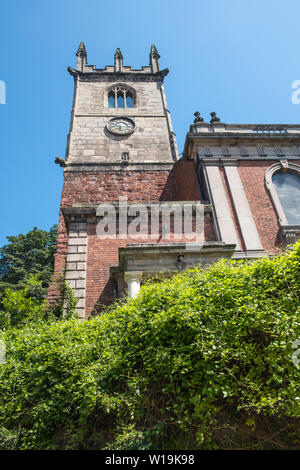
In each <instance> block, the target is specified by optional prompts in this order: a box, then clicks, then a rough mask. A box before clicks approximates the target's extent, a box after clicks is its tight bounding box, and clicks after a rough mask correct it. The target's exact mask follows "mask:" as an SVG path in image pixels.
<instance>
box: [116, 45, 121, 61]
mask: <svg viewBox="0 0 300 470" xmlns="http://www.w3.org/2000/svg"><path fill="white" fill-rule="evenodd" d="M115 59H122V60H123V54H122V52H121V49H120V48H119V47H117V49H116V52H115Z"/></svg>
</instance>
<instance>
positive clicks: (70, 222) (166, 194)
mask: <svg viewBox="0 0 300 470" xmlns="http://www.w3.org/2000/svg"><path fill="white" fill-rule="evenodd" d="M76 56H77V67H76V69H74V68H72V67H69V68H68V71H69V73H70V74H71V75H72V77H73V78H74V95H73V104H72V111H71V123H70V132H69V135H68V139H67V149H66V157H65V160H63V159H61V158H57V159H56V163H59V164H60V165H61V166H62V167H63V168H64V186H63V191H62V198H61V209H60V222H59V235H58V243H57V252H56V255H55V273H54V274H55V275H56V274H58V273H60V272H62V271H64V270H65V277H66V280H67V281H68V282H69V284H70V286H71V287H72V288H73V289H74V291H75V295H76V297H77V298H78V299H79V300H78V303H77V309H78V313H79V315H80V316H81V317H84V316H85V315H88V314H90V313H92V312H94V311H95V309H96V310H97V308H98V306H99V305H100V306H101V305H103V304H107V303H110V302H111V301H112V300H113V298H114V296H116V292H118V288H119V289H120V285H121V287H122V283H124V286H125V287H126V282H125V280H124V279H125V277H124V276H123V278H122V279H121V280H120V279H118V276H116V275H115V276H113V273H112V267H113V266H116V265H118V260H119V251H118V250H119V248H120V247H122V246H126V240H119V239H118V240H112V241H109V242H107V243H106V244H105V242H104V241H100V240H98V239H97V235H96V225H97V216H96V208H97V205H99V204H100V203H103V202H111V203H116V202H117V201H118V200H119V197H120V196H126V197H127V198H128V201H131V202H138V201H147V202H151V201H160V200H173V199H174V197H175V194H176V182H175V177H174V173H173V165H174V163H175V162H176V161H177V160H178V150H177V144H176V136H175V134H174V132H173V128H172V123H171V118H170V112H169V110H168V108H167V102H166V96H165V90H164V78H165V76H166V75H167V74H168V69H163V70H161V69H160V64H159V58H160V56H159V54H158V52H157V49H156V47H155V46H154V45H153V46H152V47H151V50H150V63H149V65H148V66H143V67H142V68H141V69H133V68H132V67H130V66H125V65H124V64H123V55H122V52H121V50H120V49H117V50H116V52H115V55H114V65H111V66H106V67H105V68H103V69H98V68H96V66H94V65H87V52H86V48H85V45H84V43H81V44H80V46H79V48H78V51H77V54H76ZM56 295H57V289H56V284H55V282H53V283H52V286H51V287H50V290H49V296H48V297H49V301H50V302H51V301H53V299H54V298H55V296H56Z"/></svg>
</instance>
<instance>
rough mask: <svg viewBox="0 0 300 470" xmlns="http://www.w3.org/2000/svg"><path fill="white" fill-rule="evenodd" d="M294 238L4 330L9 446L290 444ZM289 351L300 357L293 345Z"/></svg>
mask: <svg viewBox="0 0 300 470" xmlns="http://www.w3.org/2000/svg"><path fill="white" fill-rule="evenodd" d="M299 261H300V244H299V243H298V244H297V245H296V246H295V247H294V249H293V250H290V251H287V252H286V253H285V254H284V255H281V256H278V257H275V258H273V259H260V260H256V261H253V262H247V263H246V262H238V261H225V260H223V261H220V262H218V263H217V264H215V265H213V266H212V267H211V268H210V269H208V270H202V269H200V268H199V269H193V270H190V271H189V272H183V273H180V274H178V275H177V276H175V277H173V278H171V279H168V280H164V281H161V280H160V281H156V282H155V281H152V282H149V283H148V284H146V285H145V286H144V287H143V288H142V289H141V292H140V294H139V295H138V297H137V298H136V299H134V300H130V301H129V302H127V303H124V304H120V305H115V306H113V307H112V308H111V309H109V310H107V311H106V312H105V313H104V314H102V316H100V317H96V318H93V319H91V320H89V321H85V322H82V321H79V320H77V319H69V320H63V321H53V320H52V321H49V320H47V321H46V320H39V321H37V320H35V321H33V322H32V323H29V324H27V326H25V327H22V328H16V327H12V328H9V329H7V330H6V331H5V333H4V338H3V339H4V341H5V344H6V362H5V363H4V364H2V365H0V446H1V447H2V448H6V449H12V448H21V449H57V448H58V449H104V448H109V449H198V448H199V449H208V448H209V449H210V448H254V449H272V448H298V449H299V448H300V369H299V367H297V366H296V361H295V360H294V361H293V360H292V356H293V354H294V357H295V349H294V348H293V342H294V341H295V340H298V339H300V302H299V294H300V269H299ZM299 358H300V355H299Z"/></svg>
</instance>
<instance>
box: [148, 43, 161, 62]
mask: <svg viewBox="0 0 300 470" xmlns="http://www.w3.org/2000/svg"><path fill="white" fill-rule="evenodd" d="M150 55H152V57H154V59H160V55H159V53H158V52H157V49H156V47H155V46H154V44H152V46H151V50H150Z"/></svg>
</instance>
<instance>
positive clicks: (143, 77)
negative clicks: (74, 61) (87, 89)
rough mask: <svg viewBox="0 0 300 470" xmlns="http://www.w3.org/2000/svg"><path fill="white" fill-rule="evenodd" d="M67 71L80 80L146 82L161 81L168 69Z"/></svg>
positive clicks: (71, 69)
mask: <svg viewBox="0 0 300 470" xmlns="http://www.w3.org/2000/svg"><path fill="white" fill-rule="evenodd" d="M67 70H68V72H69V73H70V75H72V76H73V77H78V78H79V80H80V81H88V82H90V81H92V82H93V81H111V82H116V81H120V80H123V81H146V82H158V81H160V82H162V81H163V80H164V78H165V76H166V75H167V74H168V73H169V69H164V70H160V71H158V72H155V73H153V72H149V71H143V70H130V71H124V72H116V71H108V70H105V69H96V68H95V69H92V70H91V71H88V72H81V71H80V70H76V69H73V68H72V67H68V69H67Z"/></svg>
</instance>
